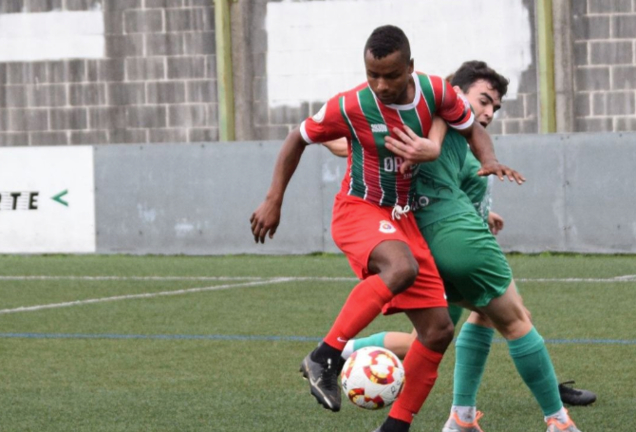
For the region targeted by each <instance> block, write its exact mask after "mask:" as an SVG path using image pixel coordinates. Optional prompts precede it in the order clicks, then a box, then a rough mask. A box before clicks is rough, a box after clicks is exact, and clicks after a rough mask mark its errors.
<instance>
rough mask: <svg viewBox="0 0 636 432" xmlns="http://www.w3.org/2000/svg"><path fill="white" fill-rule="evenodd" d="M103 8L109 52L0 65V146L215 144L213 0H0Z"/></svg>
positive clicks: (27, 10) (43, 9)
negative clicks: (84, 56) (201, 142)
mask: <svg viewBox="0 0 636 432" xmlns="http://www.w3.org/2000/svg"><path fill="white" fill-rule="evenodd" d="M90 10H93V11H94V10H101V11H102V12H103V17H104V35H103V36H104V43H105V49H104V56H103V58H99V59H94V58H91V59H81V58H78V59H62V60H45V61H33V62H20V61H17V62H4V63H0V92H1V93H0V145H3V146H17V145H72V144H106V143H150V142H153V143H154V142H199V141H216V140H218V121H217V105H218V104H217V94H216V93H217V91H216V64H215V38H214V14H213V7H212V0H2V1H1V2H0V14H33V13H47V12H54V11H90Z"/></svg>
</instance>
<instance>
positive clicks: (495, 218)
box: [488, 211, 504, 235]
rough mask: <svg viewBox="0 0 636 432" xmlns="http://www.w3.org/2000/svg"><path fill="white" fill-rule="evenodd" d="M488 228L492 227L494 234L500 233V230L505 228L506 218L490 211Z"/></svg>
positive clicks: (491, 230)
mask: <svg viewBox="0 0 636 432" xmlns="http://www.w3.org/2000/svg"><path fill="white" fill-rule="evenodd" d="M488 228H490V232H491V233H492V234H493V235H497V234H499V231H501V230H502V229H503V228H504V219H503V218H502V217H501V216H499V215H498V214H497V213H495V212H493V211H491V212H490V213H488Z"/></svg>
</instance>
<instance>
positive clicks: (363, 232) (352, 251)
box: [331, 194, 448, 315]
mask: <svg viewBox="0 0 636 432" xmlns="http://www.w3.org/2000/svg"><path fill="white" fill-rule="evenodd" d="M392 211H393V207H381V206H378V205H375V204H372V203H369V202H367V201H364V200H363V199H361V198H358V197H354V196H349V195H342V194H338V195H336V200H335V202H334V207H333V218H332V222H331V233H332V236H333V240H334V242H335V243H336V245H337V246H338V247H339V248H340V250H341V251H342V252H343V253H344V254H345V255H346V256H347V258H348V259H349V264H350V265H351V268H352V269H353V271H354V272H355V274H356V275H357V276H358V277H359V278H360V279H364V278H366V277H367V276H369V269H368V266H367V265H368V262H369V256H370V255H371V252H372V251H373V249H375V247H376V246H377V245H378V244H380V243H381V242H383V241H385V240H398V241H401V242H404V243H406V244H407V245H408V246H409V248H410V249H411V252H412V253H413V256H414V257H415V259H416V260H417V262H418V263H419V267H420V271H419V274H418V275H417V278H416V279H415V283H414V284H413V285H412V286H411V287H409V288H408V289H406V290H405V291H403V292H402V293H400V294H398V295H396V296H395V297H393V299H392V300H391V301H390V302H389V303H387V304H386V305H385V306H384V308H383V310H382V311H383V313H384V314H387V315H388V314H391V313H395V312H400V311H403V310H406V309H425V308H433V307H447V305H448V304H447V303H446V296H445V294H444V284H443V282H442V279H441V278H440V276H439V273H438V271H437V267H436V266H435V261H434V260H433V255H431V251H430V250H429V248H428V245H427V244H426V241H425V240H424V238H423V237H422V234H421V233H420V231H419V229H418V228H417V223H416V221H415V215H413V214H410V213H407V214H405V215H403V216H402V217H401V218H400V219H397V218H396V219H395V220H393V218H392V216H391V212H392Z"/></svg>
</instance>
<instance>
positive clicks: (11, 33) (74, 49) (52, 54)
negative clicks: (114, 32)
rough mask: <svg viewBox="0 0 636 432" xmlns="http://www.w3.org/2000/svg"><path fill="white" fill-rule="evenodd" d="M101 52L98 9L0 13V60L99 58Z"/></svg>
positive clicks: (103, 43) (101, 42) (100, 19)
mask: <svg viewBox="0 0 636 432" xmlns="http://www.w3.org/2000/svg"><path fill="white" fill-rule="evenodd" d="M104 53H105V39H104V14H103V12H102V11H101V10H93V11H77V12H68V11H53V12H42V13H14V14H0V62H10V61H15V62H18V61H38V60H61V59H69V58H102V57H104Z"/></svg>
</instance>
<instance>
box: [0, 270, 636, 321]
mask: <svg viewBox="0 0 636 432" xmlns="http://www.w3.org/2000/svg"><path fill="white" fill-rule="evenodd" d="M0 280H6V281H15V280H87V281H108V280H119V281H121V280H149V281H158V280H159V281H161V280H175V281H179V280H235V281H238V280H250V282H244V283H237V284H228V285H217V286H212V287H203V288H188V289H181V290H176V291H161V292H156V293H142V294H129V295H120V296H113V297H102V298H96V299H87V300H76V301H71V302H63V303H51V304H45V305H36V306H22V307H18V308H13V309H0V315H3V314H10V313H17V312H33V311H38V310H43V309H54V308H61V307H70V306H80V305H84V304H91V303H103V302H110V301H118V300H131V299H140V298H152V297H159V296H170V295H182V294H191V293H196V292H205V291H219V290H225V289H231V288H240V287H248V286H258V285H267V284H271V283H280V282H303V281H320V282H350V281H357V279H356V278H353V277H274V278H258V277H223V276H220V277H208V276H202V277H189V276H0ZM517 281H518V282H565V283H572V282H574V283H581V282H608V283H615V282H633V281H636V275H624V276H616V277H613V278H604V279H600V278H562V279H559V278H551V279H542V278H537V279H533V278H523V279H517Z"/></svg>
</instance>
